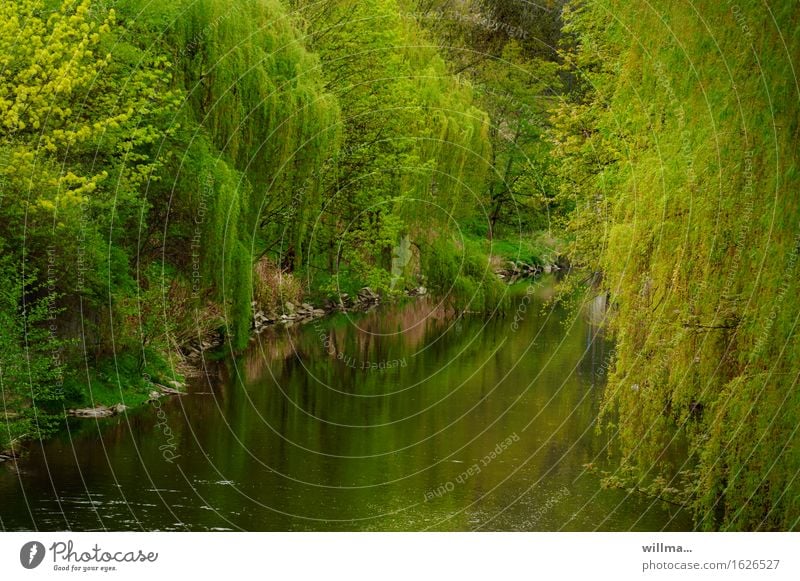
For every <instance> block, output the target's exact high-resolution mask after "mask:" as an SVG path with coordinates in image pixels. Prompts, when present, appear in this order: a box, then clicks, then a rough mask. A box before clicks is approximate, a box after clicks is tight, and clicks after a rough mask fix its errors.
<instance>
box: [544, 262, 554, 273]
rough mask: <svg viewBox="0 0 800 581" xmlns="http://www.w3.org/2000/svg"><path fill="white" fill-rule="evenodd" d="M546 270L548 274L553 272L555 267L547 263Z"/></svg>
mask: <svg viewBox="0 0 800 581" xmlns="http://www.w3.org/2000/svg"><path fill="white" fill-rule="evenodd" d="M544 272H545V273H546V274H550V273H551V272H553V267H552V266H550V265H549V264H545V265H544Z"/></svg>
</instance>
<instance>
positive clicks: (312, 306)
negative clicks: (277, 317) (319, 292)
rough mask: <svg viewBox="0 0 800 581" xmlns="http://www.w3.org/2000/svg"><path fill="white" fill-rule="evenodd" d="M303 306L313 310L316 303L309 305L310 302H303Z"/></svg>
mask: <svg viewBox="0 0 800 581" xmlns="http://www.w3.org/2000/svg"><path fill="white" fill-rule="evenodd" d="M301 306H302V307H303V308H304V309H305V310H307V311H313V310H314V305H309V304H308V303H303V304H302V305H301Z"/></svg>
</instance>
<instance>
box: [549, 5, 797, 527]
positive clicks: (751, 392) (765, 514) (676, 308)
mask: <svg viewBox="0 0 800 581" xmlns="http://www.w3.org/2000/svg"><path fill="white" fill-rule="evenodd" d="M609 14H613V15H615V18H614V19H609ZM799 16H800V14H799V13H798V12H797V10H796V9H794V8H792V7H790V6H789V4H785V5H782V6H781V7H780V8H777V7H776V9H775V10H774V11H773V12H772V13H770V11H768V10H766V9H765V7H764V5H763V4H761V3H759V2H755V1H750V0H744V1H742V2H738V3H737V4H736V5H735V8H734V9H732V5H730V4H728V3H724V2H723V3H720V2H700V3H699V4H696V5H695V10H686V9H685V7H684V6H678V5H676V4H674V3H670V2H666V1H659V2H655V3H649V4H648V3H647V2H633V3H631V2H620V1H617V0H598V1H596V2H591V3H583V2H574V3H573V4H572V6H571V8H570V10H569V11H567V13H566V22H567V26H566V27H565V31H566V32H567V34H568V39H569V42H568V43H567V44H566V46H565V52H564V60H565V63H566V64H567V66H568V72H569V74H570V75H573V76H574V82H573V83H572V90H573V93H572V94H571V95H570V99H569V102H568V103H566V104H565V105H564V106H563V107H562V108H561V109H560V110H559V112H558V115H557V117H556V119H555V121H554V130H553V134H552V137H553V143H554V152H555V153H556V155H557V156H558V161H559V164H560V166H561V167H562V168H563V171H562V174H561V179H562V188H561V194H560V195H561V196H564V197H565V198H568V199H569V200H571V201H572V203H574V205H575V207H576V212H575V214H574V216H573V218H572V220H571V222H570V228H571V229H572V231H573V233H574V242H573V244H572V259H573V262H575V263H580V264H583V265H586V266H588V267H589V268H591V269H592V270H595V271H600V272H602V273H603V284H604V286H605V287H606V288H607V289H608V290H609V291H610V292H611V293H612V298H613V301H614V305H615V316H614V322H613V328H614V329H615V331H616V337H617V352H616V366H615V369H614V372H613V373H612V374H611V375H610V377H609V385H608V390H607V392H606V395H605V406H604V407H605V418H606V422H612V421H613V422H616V424H617V426H618V439H619V442H620V444H621V447H622V451H623V454H624V461H623V466H622V469H621V472H620V473H621V474H625V475H633V477H634V479H635V480H636V485H637V487H645V486H646V485H647V484H648V483H649V482H651V481H654V479H655V477H656V476H662V477H663V479H662V480H661V482H662V483H663V484H664V487H665V488H668V489H674V488H676V482H677V481H678V479H679V478H680V477H682V476H683V475H685V474H687V473H689V474H691V475H692V478H691V479H690V482H689V483H688V486H687V487H685V488H684V489H683V491H682V493H683V496H682V499H683V500H686V501H688V502H690V503H691V505H692V506H693V508H694V510H695V514H696V519H697V524H698V526H700V527H702V528H704V529H725V530H753V529H775V530H786V529H791V528H796V527H797V526H798V521H797V515H798V514H799V513H800V505H799V504H798V503H799V502H800V494H798V490H800V488H798V487H799V486H800V482H798V480H797V478H796V475H797V472H798V470H800V447H798V446H797V437H798V436H797V425H798V423H799V422H800V406H798V403H800V398H799V397H798V393H799V392H798V390H797V386H796V383H795V378H796V376H797V361H799V360H800V359H799V358H800V341H798V340H797V334H796V332H795V321H796V315H797V311H798V307H799V306H800V305H798V302H797V297H798V296H800V295H798V290H800V289H798V288H797V286H798V277H797V276H796V273H797V260H798V259H797V257H798V251H799V250H800V247H799V246H798V240H797V237H796V236H797V221H798V217H800V212H799V211H798V199H797V196H796V195H795V192H796V191H797V189H798V187H800V178H798V175H797V171H796V168H797V167H798V162H799V161H800V160H799V159H798V154H797V146H796V144H797V139H798V136H800V131H799V129H798V119H800V110H798V103H797V99H796V93H794V91H795V90H796V87H794V85H792V87H793V88H792V89H789V88H788V87H789V84H787V83H786V79H787V78H794V76H793V73H792V63H791V61H790V60H789V58H788V56H789V55H797V54H800V37H798V36H797V34H794V33H793V32H794V31H796V30H798V27H799V26H800V21H799V20H798V17H799ZM773 18H774V20H773ZM781 33H783V36H781ZM787 33H790V34H787ZM712 38H713V43H711V42H710V39H712ZM784 42H785V43H788V44H787V45H784ZM683 439H685V440H686V441H687V442H688V446H689V454H690V457H689V460H688V461H687V463H686V464H685V465H683V466H681V465H679V466H665V465H664V463H663V461H662V453H663V451H664V450H665V449H666V448H667V447H669V446H671V445H674V443H675V442H676V441H680V440H683Z"/></svg>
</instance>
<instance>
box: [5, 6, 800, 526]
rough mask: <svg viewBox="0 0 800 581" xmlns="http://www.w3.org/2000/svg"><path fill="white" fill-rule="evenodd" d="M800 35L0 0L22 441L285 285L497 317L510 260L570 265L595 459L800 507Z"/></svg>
mask: <svg viewBox="0 0 800 581" xmlns="http://www.w3.org/2000/svg"><path fill="white" fill-rule="evenodd" d="M798 55H800V9H798V7H797V5H796V4H795V3H793V2H781V3H775V5H774V6H772V7H771V9H767V8H766V6H765V5H764V4H762V3H759V2H755V1H754V0H738V2H736V3H732V2H714V1H710V0H703V1H701V2H697V3H694V4H686V5H684V4H681V3H674V2H670V1H668V0H656V1H655V2H640V1H638V0H637V1H633V2H621V1H619V0H569V1H563V0H548V1H545V2H541V3H537V4H532V3H530V2H526V1H524V0H495V1H491V0H359V1H355V0H321V1H311V0H228V1H223V0H176V1H172V2H148V1H145V0H119V1H116V2H112V1H110V0H58V1H56V0H15V1H13V2H3V3H2V4H0V388H1V390H2V396H3V400H2V402H3V413H4V421H3V426H2V430H1V431H0V451H3V450H14V449H16V448H18V447H20V446H21V445H24V443H25V442H26V441H31V440H35V439H39V438H44V437H47V436H50V435H52V434H53V433H54V432H56V431H57V430H59V429H61V428H62V427H63V425H64V418H65V413H66V410H68V409H70V408H75V407H80V406H95V405H101V404H102V405H113V404H116V403H118V402H124V403H125V405H126V406H128V407H134V406H136V405H140V404H142V403H144V402H145V401H146V400H147V399H148V394H149V393H150V392H151V390H152V384H153V382H159V383H168V382H169V381H170V380H176V379H181V377H182V375H183V374H184V373H185V371H186V369H187V365H188V363H187V362H186V358H185V354H186V346H187V345H190V344H202V343H203V342H204V341H206V340H208V338H209V337H215V338H219V345H218V351H219V354H218V356H223V355H225V354H228V355H235V354H237V353H240V352H241V351H242V350H243V349H244V348H245V347H246V346H247V345H248V342H249V340H250V337H251V334H252V328H253V319H254V313H255V312H256V311H270V312H277V313H280V312H281V311H282V310H283V309H284V305H286V303H287V302H289V303H291V304H300V303H301V302H303V301H308V302H313V303H314V304H321V303H324V302H326V301H327V302H333V303H336V302H340V301H341V298H342V296H355V295H356V294H357V293H358V292H359V291H360V289H363V288H364V287H368V289H369V291H370V292H371V293H375V295H376V296H380V297H382V300H385V301H387V302H390V301H393V300H398V301H399V300H403V298H404V297H405V296H406V295H408V294H413V293H418V292H420V291H419V289H420V288H422V289H424V291H425V292H427V293H430V294H431V295H432V296H434V297H436V298H437V299H439V300H442V301H444V302H445V304H446V305H447V306H448V308H451V309H453V310H454V311H457V312H463V313H469V315H470V316H474V317H502V316H506V315H504V307H505V302H506V294H507V293H506V290H507V286H506V283H505V281H504V280H503V276H504V274H503V273H504V272H506V270H507V269H508V268H509V266H508V265H509V264H510V263H511V268H512V269H517V268H518V266H519V265H525V266H526V267H531V268H532V269H533V270H534V271H535V270H536V269H539V268H547V269H548V270H549V269H550V268H551V267H553V265H557V266H556V268H558V267H559V266H560V267H562V268H564V269H565V270H566V268H565V267H566V266H567V265H569V266H570V268H569V270H570V272H569V274H568V275H567V276H566V277H565V278H564V279H563V280H562V283H561V284H562V292H561V293H560V294H559V297H561V299H563V300H564V301H568V300H573V298H574V296H575V293H573V292H571V291H572V290H574V289H575V288H577V287H582V288H584V287H585V288H589V289H590V293H591V294H592V295H593V296H598V295H600V296H606V297H608V306H609V308H608V312H607V316H606V321H607V322H606V327H607V329H608V330H609V331H610V332H611V334H612V336H613V338H614V341H615V350H614V357H613V360H612V361H611V363H610V365H609V368H610V369H609V373H608V384H607V386H606V387H605V392H604V395H603V402H602V411H601V416H600V421H599V424H598V430H602V431H603V432H604V433H606V434H609V435H610V437H611V442H612V447H613V450H609V454H610V456H611V457H613V458H614V459H615V460H614V462H615V465H614V468H613V469H611V470H609V471H604V472H603V473H602V474H601V475H600V478H599V479H598V485H600V483H602V485H603V486H609V487H621V488H623V489H628V490H636V491H639V492H642V493H644V494H647V495H651V496H653V497H654V498H659V499H662V500H664V501H666V502H670V503H676V504H679V505H681V506H685V507H688V508H689V509H690V510H691V511H692V514H693V517H694V520H695V524H696V526H697V527H698V528H702V529H707V530H756V529H767V530H791V529H795V528H797V527H798V524H800V522H799V521H800V494H798V490H800V482H798V480H797V475H798V473H800V446H798V435H797V429H798V425H800V389H798V386H797V380H798V372H799V371H800V369H798V361H800V342H798V340H797V335H796V332H795V326H796V323H797V317H798V315H799V314H800V311H799V310H798V304H797V296H798V291H799V290H800V289H798V287H797V285H798V283H797V281H798V276H797V269H798V266H797V257H798V252H800V239H798V235H800V228H798V226H800V224H798V219H800V208H798V198H797V196H796V192H797V191H798V189H799V188H800V159H799V155H798V148H797V143H798V141H800V103H799V99H800V87H799V86H798V82H797V80H796V74H797V71H796V70H795V68H794V59H796V58H797V56H798ZM668 450H671V451H674V450H678V451H679V452H680V453H679V454H678V456H677V457H680V458H682V461H681V462H680V463H677V464H676V463H674V462H673V463H670V462H667V461H666V460H665V458H666V457H667V451H668ZM669 457H672V458H674V457H676V456H675V455H674V454H670V456H669Z"/></svg>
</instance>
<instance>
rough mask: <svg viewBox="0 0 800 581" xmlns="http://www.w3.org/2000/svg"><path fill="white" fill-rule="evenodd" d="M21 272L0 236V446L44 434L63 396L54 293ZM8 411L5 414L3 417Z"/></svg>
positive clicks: (61, 363)
mask: <svg viewBox="0 0 800 581" xmlns="http://www.w3.org/2000/svg"><path fill="white" fill-rule="evenodd" d="M35 280H36V278H35V276H34V275H33V274H31V273H28V274H23V273H22V272H21V271H20V270H19V269H18V268H17V266H16V265H15V264H14V261H13V259H12V255H10V254H8V253H6V246H5V244H4V243H3V241H2V239H0V329H2V332H1V333H0V393H2V404H3V405H2V409H3V413H4V416H6V417H4V421H3V424H4V425H3V426H2V431H3V432H4V433H3V434H2V435H0V444H2V446H0V449H5V447H7V446H8V445H10V444H11V443H13V442H14V441H15V440H18V439H23V438H40V437H43V436H45V435H47V434H48V433H49V431H50V426H51V423H52V415H53V413H54V412H57V411H59V409H60V407H61V404H62V402H63V399H64V387H63V386H64V374H65V369H64V363H63V359H62V357H63V351H64V347H65V342H64V341H63V340H60V339H58V338H57V337H56V336H55V335H54V333H53V332H52V329H51V326H50V325H51V322H52V321H54V320H55V317H56V315H57V310H56V307H55V306H54V298H55V297H54V296H53V295H52V294H47V293H46V289H43V288H41V287H40V286H36V282H35ZM6 414H8V415H6Z"/></svg>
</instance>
